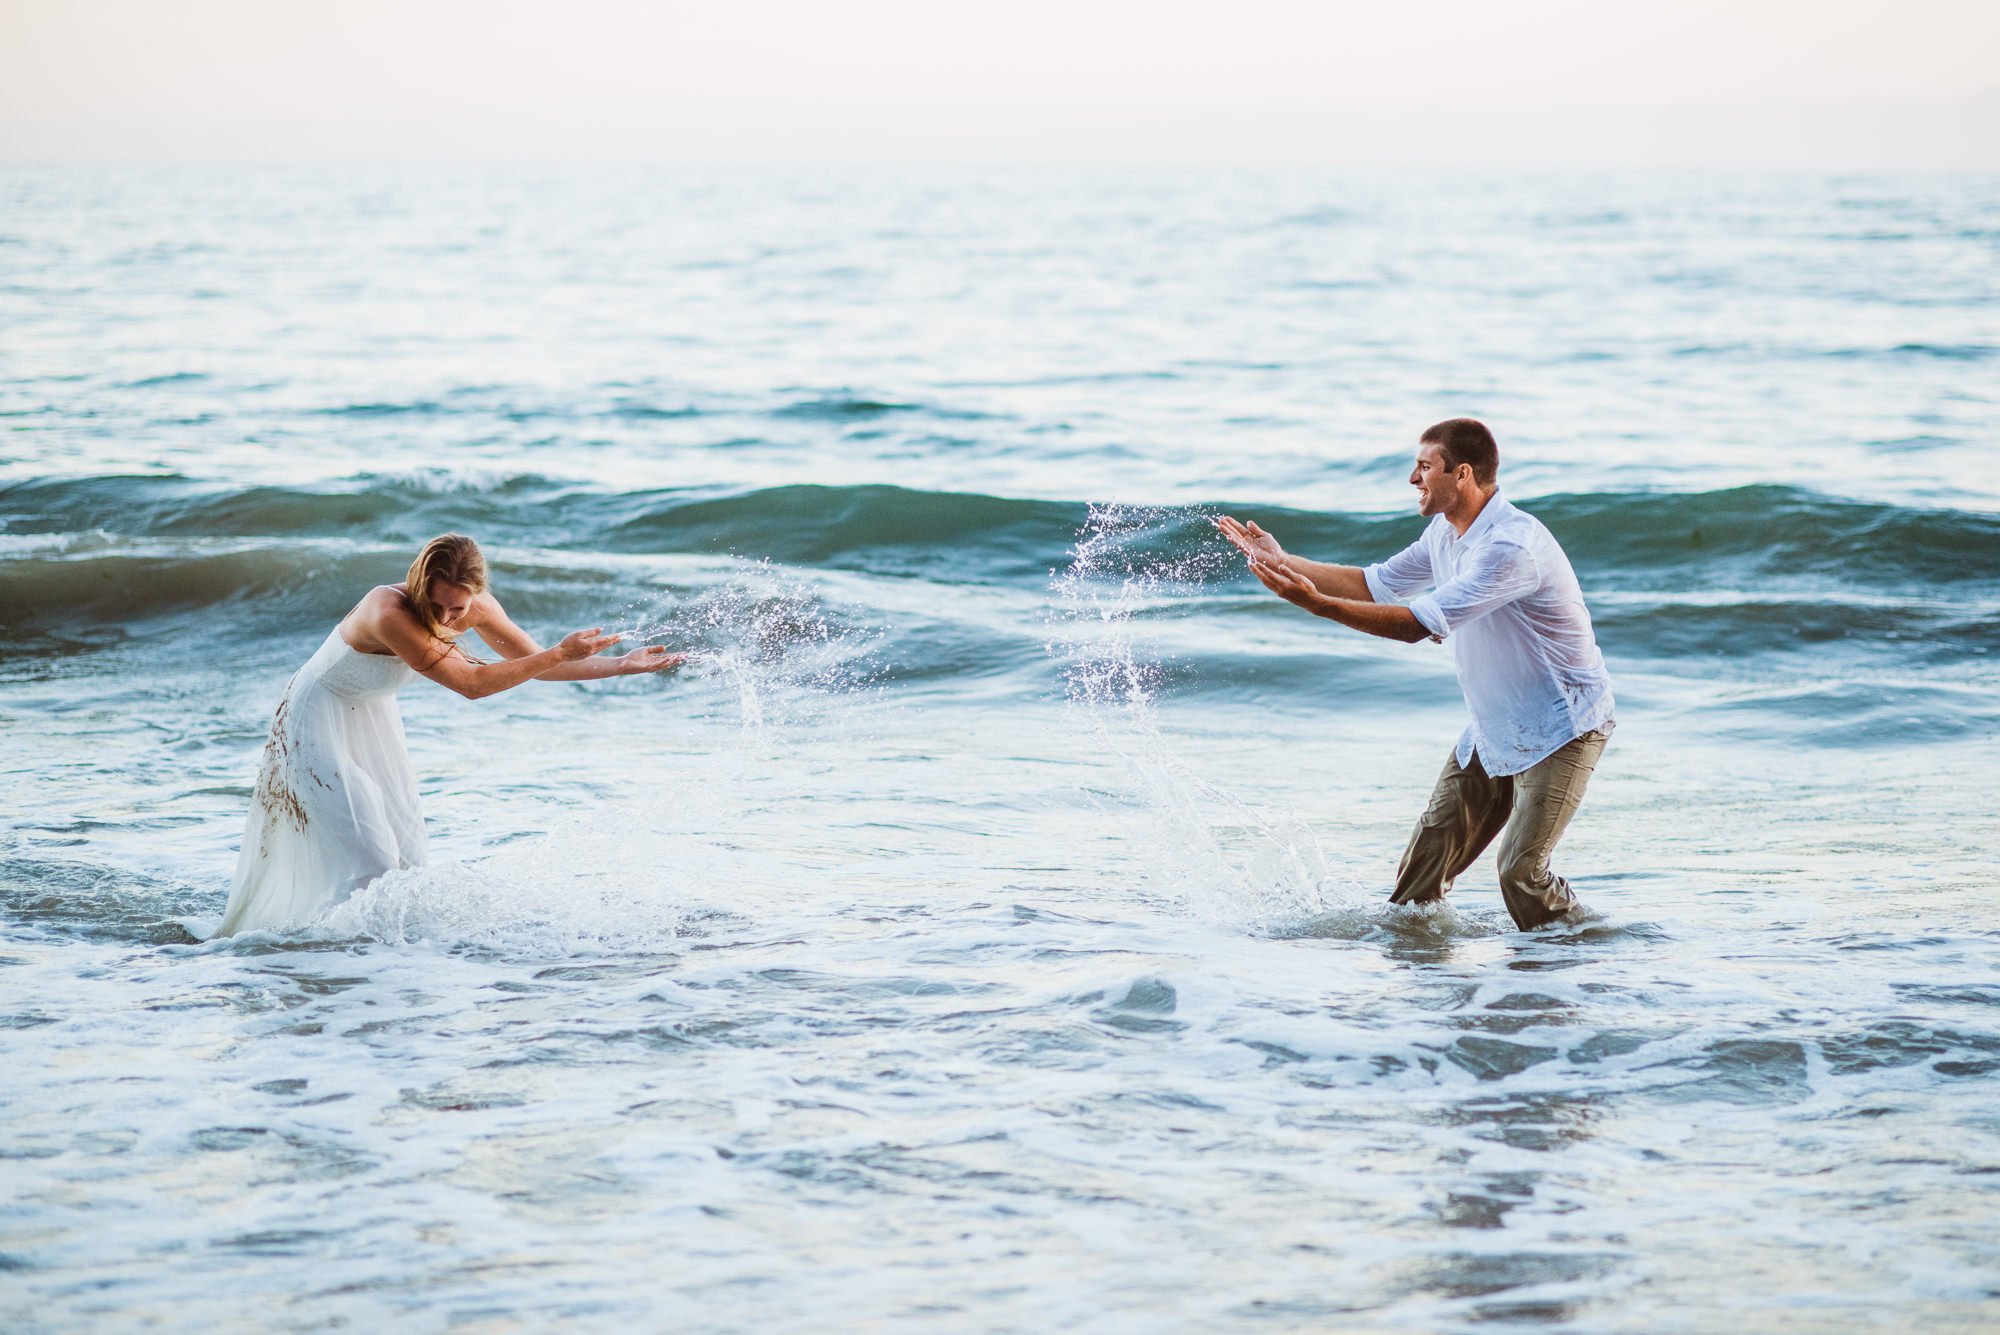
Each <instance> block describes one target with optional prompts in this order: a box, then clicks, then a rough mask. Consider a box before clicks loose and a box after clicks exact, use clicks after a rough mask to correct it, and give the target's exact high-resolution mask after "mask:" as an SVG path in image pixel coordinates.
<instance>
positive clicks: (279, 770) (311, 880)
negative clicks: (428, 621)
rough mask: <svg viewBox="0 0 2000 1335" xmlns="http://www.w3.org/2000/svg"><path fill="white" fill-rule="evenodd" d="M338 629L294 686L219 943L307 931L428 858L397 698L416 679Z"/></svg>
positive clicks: (271, 744) (270, 748)
mask: <svg viewBox="0 0 2000 1335" xmlns="http://www.w3.org/2000/svg"><path fill="white" fill-rule="evenodd" d="M416 675H417V674H416V673H415V672H414V671H413V670H412V669H411V668H410V666H409V665H408V664H407V663H405V662H403V660H402V659H400V658H397V657H395V656H394V655H391V654H364V653H362V652H360V651H359V650H357V649H355V648H353V647H351V646H350V645H349V644H348V643H347V641H346V640H344V639H342V638H341V635H340V630H339V628H338V627H336V628H335V629H334V632H333V634H331V635H329V636H327V637H326V643H324V644H322V645H321V646H320V647H319V650H318V652H316V653H315V654H313V656H312V657H311V658H310V659H308V660H307V661H306V665H305V666H304V667H302V668H300V669H299V670H298V672H297V673H295V674H294V675H293V677H292V680H291V683H290V684H289V685H287V686H286V687H285V698H284V699H283V700H281V701H280V702H279V704H278V712H277V716H276V717H275V718H273V719H272V720H271V737H270V740H269V741H267V742H266V743H265V744H264V761H263V765H262V767H261V769H260V770H259V771H258V775H257V791H256V795H255V796H254V797H253V798H252V799H251V802H250V819H249V822H248V823H247V824H246V825H245V826H244V830H243V852H242V854H241V856H240V857H239V858H238V859H237V863H236V883H235V885H234V886H233V887H232V888H231V890H230V892H229V908H228V910H227V911H226V912H225V913H224V914H223V917H222V922H221V923H220V924H219V925H218V926H217V927H216V929H215V933H214V934H215V935H216V936H234V935H236V934H237V933H238V932H254V931H261V930H267V929H279V928H286V927H300V926H304V925H305V924H307V923H309V922H311V921H312V920H313V919H315V918H317V917H319V916H320V915H321V914H322V913H325V912H326V911H327V910H328V909H330V908H332V907H333V906H334V905H335V904H338V903H340V902H341V901H342V900H344V899H346V898H347V897H348V896H349V895H351V894H353V893H354V892H355V891H356V890H359V889H360V888H361V887H362V886H364V885H366V884H368V882H370V881H372V880H374V879H375V878H376V877H377V876H380V875H381V874H382V873H383V872H386V871H392V870H395V869H396V868H399V867H415V866H419V865H421V864H422V862H423V860H424V817H423V812H422V811H421V810H420V809H419V808H418V805H417V781H416V775H415V774H414V773H412V772H411V769H410V753H409V749H408V747H407V745H406V744H405V742H404V740H403V717H402V714H401V713H400V712H398V710H397V709H396V692H397V691H398V690H400V689H401V688H402V687H404V686H405V685H407V684H408V683H409V682H410V681H411V680H412V679H414V678H415V677H416Z"/></svg>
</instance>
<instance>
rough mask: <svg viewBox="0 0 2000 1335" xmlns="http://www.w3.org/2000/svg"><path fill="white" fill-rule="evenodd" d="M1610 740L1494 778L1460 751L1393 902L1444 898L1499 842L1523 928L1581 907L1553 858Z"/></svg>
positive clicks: (1571, 748) (1566, 749)
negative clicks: (1500, 836) (1495, 841)
mask: <svg viewBox="0 0 2000 1335" xmlns="http://www.w3.org/2000/svg"><path fill="white" fill-rule="evenodd" d="M1607 740H1608V738H1607V737H1606V736H1605V734H1604V733H1602V732H1587V733H1585V734H1584V735H1583V736H1581V737H1578V738H1576V739H1575V740H1574V741H1571V742H1568V743H1565V744H1564V745H1563V747H1562V749H1561V750H1559V751H1557V752H1555V754H1553V755H1551V756H1548V757H1547V758H1546V759H1543V760H1541V761H1538V762H1537V763H1536V764H1535V765H1533V766H1532V767H1530V768H1529V769H1526V770H1524V771H1522V772H1521V773H1519V774H1512V775H1509V776H1507V777H1506V778H1504V779H1496V778H1494V777H1493V776H1492V775H1490V774H1488V773H1487V772H1486V768H1485V766H1483V765H1481V764H1480V763H1479V757H1478V756H1477V755H1474V756H1473V757H1472V763H1471V764H1470V765H1465V766H1461V765H1460V764H1459V763H1458V756H1457V754H1456V753H1454V754H1453V755H1452V756H1451V758H1450V759H1448V760H1446V761H1445V765H1444V773H1442V774H1440V775H1439V776H1438V781H1437V787H1435V788H1433V789H1432V790H1431V804H1430V807H1429V809H1427V810H1426V811H1425V812H1424V815H1423V819H1422V820H1420V821H1418V822H1417V829H1416V833H1414V834H1412V835H1411V836H1410V846H1409V847H1408V848H1406V849H1404V850H1403V861H1402V864H1401V865H1400V866H1398V867H1397V868H1396V893H1395V894H1393V895H1391V896H1390V897H1389V899H1390V902H1391V903H1395V904H1422V903H1426V902H1428V901H1431V900H1436V899H1443V898H1444V896H1445V894H1446V893H1447V892H1448V891H1450V889H1451V883H1452V882H1453V881H1455V880H1457V879H1458V876H1459V873H1461V872H1463V871H1464V870H1465V869H1466V868H1467V867H1470V866H1471V865H1472V862H1473V859H1475V858H1477V857H1478V856H1479V855H1480V854H1481V853H1483V852H1485V851H1486V846H1487V845H1488V844H1490V843H1492V842H1493V836H1495V835H1497V834H1499V833H1500V831H1501V830H1502V829H1503V828H1504V829H1505V830H1506V832H1507V834H1506V837H1505V838H1503V839H1501V841H1500V853H1499V859H1500V895H1501V898H1503V899H1505V900H1506V901H1507V912H1509V913H1511V914H1513V915H1514V923H1515V925H1516V926H1518V927H1520V928H1521V929H1522V930H1523V931H1526V930H1527V929H1528V928H1530V927H1540V926H1541V925H1542V924H1543V923H1546V922H1551V921H1553V920H1555V919H1556V918H1560V917H1561V916H1562V915H1563V914H1565V913H1567V912H1568V911H1569V910H1570V909H1572V908H1574V907H1576V896H1575V895H1572V894H1571V893H1570V892H1569V882H1568V881H1565V880H1564V879H1563V878H1562V877H1560V876H1557V875H1556V874H1555V873H1554V872H1551V871H1550V870H1549V854H1551V853H1553V852H1554V851H1555V847H1556V842H1557V841H1558V840H1560V839H1561V838H1562V837H1563V831H1564V830H1566V829H1568V828H1569V821H1570V817H1572V816H1574V815H1575V814H1576V809H1577V807H1578V806H1579V805H1581V804H1582V802H1583V790H1584V787H1585V786H1586V785H1587V784H1589V782H1590V772H1591V770H1593V769H1595V768H1596V767H1597V758H1598V757H1599V756H1601V755H1603V754H1604V743H1605V742H1606V741H1607Z"/></svg>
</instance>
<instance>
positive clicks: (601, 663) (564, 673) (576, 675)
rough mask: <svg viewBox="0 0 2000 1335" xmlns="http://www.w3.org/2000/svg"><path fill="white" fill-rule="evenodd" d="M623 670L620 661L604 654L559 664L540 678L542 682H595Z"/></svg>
mask: <svg viewBox="0 0 2000 1335" xmlns="http://www.w3.org/2000/svg"><path fill="white" fill-rule="evenodd" d="M624 670H625V666H624V663H623V661H622V659H620V658H617V657H612V656H609V655H606V654H598V655H596V656H595V657H592V658H577V659H572V660H571V661H569V662H567V663H559V664H557V665H556V666H555V667H552V668H550V669H549V670H548V671H547V672H544V673H542V674H541V676H540V678H539V679H540V680H542V681H596V680H598V679H599V678H600V677H616V676H619V675H620V674H621V673H623V672H624Z"/></svg>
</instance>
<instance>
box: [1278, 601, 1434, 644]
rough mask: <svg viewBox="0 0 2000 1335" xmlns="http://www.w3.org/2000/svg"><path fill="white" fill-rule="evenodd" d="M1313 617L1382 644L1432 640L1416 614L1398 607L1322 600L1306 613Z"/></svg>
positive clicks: (1364, 602)
mask: <svg viewBox="0 0 2000 1335" xmlns="http://www.w3.org/2000/svg"><path fill="white" fill-rule="evenodd" d="M1308 610H1309V611H1311V612H1312V614H1313V615H1314V616H1322V617H1325V618H1326V619H1327V620H1328V621H1338V622H1339V623H1340V624H1341V625H1343V626H1347V627H1349V628H1351V629H1354V630H1359V631H1365V632H1366V633H1368V634H1370V635H1380V636H1381V637H1382V638H1383V639H1385V640H1401V641H1402V642H1403V643H1404V644H1415V643H1416V642H1417V641H1419V640H1428V639H1429V638H1430V637H1431V633H1430V631H1429V630H1427V629H1425V627H1424V623H1423V622H1421V621H1419V620H1417V614H1416V613H1415V612H1412V611H1411V610H1410V609H1409V608H1407V607H1404V606H1403V605H1402V604H1400V603H1376V602H1366V601H1362V600H1360V599H1355V598H1322V599H1320V600H1319V601H1318V602H1316V603H1314V604H1313V605H1312V607H1311V608H1309V609H1308Z"/></svg>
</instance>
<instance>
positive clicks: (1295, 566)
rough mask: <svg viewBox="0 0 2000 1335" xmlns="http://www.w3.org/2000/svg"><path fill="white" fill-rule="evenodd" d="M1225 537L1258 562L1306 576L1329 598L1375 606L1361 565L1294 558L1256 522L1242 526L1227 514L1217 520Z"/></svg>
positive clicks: (1242, 524)
mask: <svg viewBox="0 0 2000 1335" xmlns="http://www.w3.org/2000/svg"><path fill="white" fill-rule="evenodd" d="M1215 526H1216V528H1218V529H1219V530H1221V532H1222V536H1223V537H1225V538H1227V539H1229V541H1230V543H1231V544H1233V545H1234V546H1235V548H1236V549H1237V550H1238V551H1240V552H1242V553H1243V554H1244V555H1245V556H1247V557H1249V558H1250V559H1251V560H1253V561H1255V560H1258V559H1260V558H1261V559H1264V560H1269V561H1273V562H1275V563H1277V564H1279V565H1282V566H1284V567H1285V569H1287V570H1290V571H1292V572H1293V573H1294V574H1297V575H1301V576H1303V577H1304V578H1305V579H1306V580H1307V581H1308V582H1309V583H1311V584H1312V586H1313V587H1314V588H1315V589H1318V590H1319V591H1320V592H1321V593H1323V594H1325V595H1326V596H1327V597H1329V598H1351V599H1353V600H1354V601H1356V602H1362V603H1372V602H1374V601H1375V595H1374V594H1372V593H1370V592H1369V590H1368V581H1367V580H1366V579H1364V578H1363V577H1362V575H1361V567H1360V566H1342V565H1332V564H1330V563H1328V562H1325V561H1308V560H1306V558H1305V557H1303V556H1294V555H1292V554H1291V553H1290V552H1288V551H1286V550H1285V549H1284V548H1282V547H1280V546H1279V545H1278V540H1277V539H1276V538H1274V537H1272V536H1271V535H1270V534H1269V533H1266V532H1265V531H1264V530H1263V529H1261V528H1259V527H1257V524H1256V521H1254V520H1253V521H1251V522H1250V523H1248V524H1245V523H1241V522H1239V521H1238V520H1236V519H1233V518H1231V517H1230V516H1228V515H1223V516H1222V517H1221V518H1219V519H1217V520H1216V521H1215Z"/></svg>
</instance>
